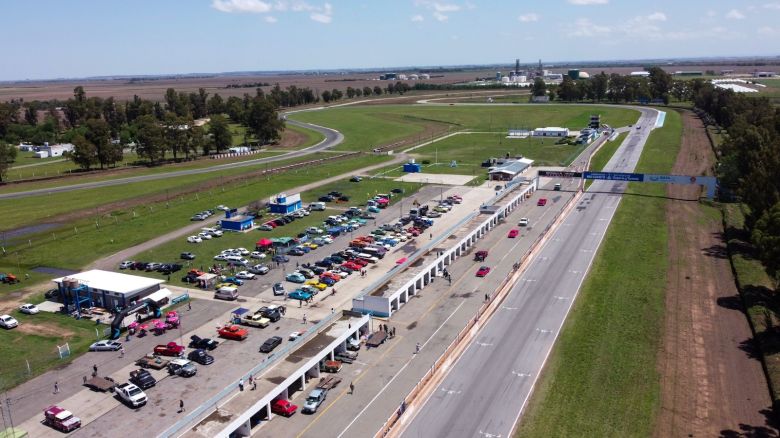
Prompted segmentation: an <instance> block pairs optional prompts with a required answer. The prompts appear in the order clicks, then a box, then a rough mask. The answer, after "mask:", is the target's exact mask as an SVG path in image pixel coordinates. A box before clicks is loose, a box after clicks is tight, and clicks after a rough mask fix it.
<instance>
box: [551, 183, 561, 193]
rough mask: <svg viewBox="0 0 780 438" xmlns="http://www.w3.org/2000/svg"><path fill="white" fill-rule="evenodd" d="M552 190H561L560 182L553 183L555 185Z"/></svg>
mask: <svg viewBox="0 0 780 438" xmlns="http://www.w3.org/2000/svg"><path fill="white" fill-rule="evenodd" d="M553 190H555V191H556V192H559V191H561V183H555V185H554V186H553Z"/></svg>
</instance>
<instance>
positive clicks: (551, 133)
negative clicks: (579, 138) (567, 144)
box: [533, 126, 569, 137]
mask: <svg viewBox="0 0 780 438" xmlns="http://www.w3.org/2000/svg"><path fill="white" fill-rule="evenodd" d="M533 136H534V137H568V136H569V128H558V127H555V126H552V127H547V128H536V129H534V133H533Z"/></svg>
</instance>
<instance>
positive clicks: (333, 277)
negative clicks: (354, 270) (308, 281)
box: [320, 272, 341, 283]
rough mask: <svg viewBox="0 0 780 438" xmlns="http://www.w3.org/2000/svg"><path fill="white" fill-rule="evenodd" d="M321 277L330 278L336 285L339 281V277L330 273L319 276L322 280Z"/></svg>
mask: <svg viewBox="0 0 780 438" xmlns="http://www.w3.org/2000/svg"><path fill="white" fill-rule="evenodd" d="M322 277H327V278H330V279H331V280H333V281H335V282H336V283H338V282H339V281H340V280H341V277H339V276H338V275H336V274H334V273H332V272H323V273H322V274H321V275H320V278H322Z"/></svg>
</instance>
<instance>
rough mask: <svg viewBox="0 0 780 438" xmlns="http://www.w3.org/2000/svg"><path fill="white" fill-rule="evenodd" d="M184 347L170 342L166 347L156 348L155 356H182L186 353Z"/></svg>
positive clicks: (159, 346)
mask: <svg viewBox="0 0 780 438" xmlns="http://www.w3.org/2000/svg"><path fill="white" fill-rule="evenodd" d="M184 349H185V347H184V345H179V344H177V343H175V342H168V343H167V344H165V345H158V346H156V347H154V354H157V355H160V356H181V355H182V354H183V353H184Z"/></svg>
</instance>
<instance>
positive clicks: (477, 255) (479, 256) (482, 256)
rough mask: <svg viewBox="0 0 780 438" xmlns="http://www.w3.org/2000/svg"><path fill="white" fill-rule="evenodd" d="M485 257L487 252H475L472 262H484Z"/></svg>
mask: <svg viewBox="0 0 780 438" xmlns="http://www.w3.org/2000/svg"><path fill="white" fill-rule="evenodd" d="M487 256H488V252H487V251H485V250H482V251H477V252H476V253H475V254H474V261H475V262H483V261H485V259H486V258H487Z"/></svg>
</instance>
